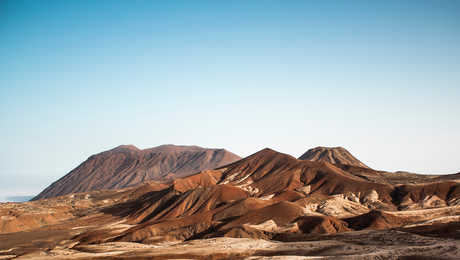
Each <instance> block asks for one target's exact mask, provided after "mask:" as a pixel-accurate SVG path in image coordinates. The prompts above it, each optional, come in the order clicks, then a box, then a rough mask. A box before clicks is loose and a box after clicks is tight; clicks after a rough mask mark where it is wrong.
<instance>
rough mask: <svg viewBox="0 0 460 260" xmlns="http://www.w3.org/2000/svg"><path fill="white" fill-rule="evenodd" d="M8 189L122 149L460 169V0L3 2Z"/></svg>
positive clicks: (0, 164) (4, 186) (3, 178)
mask: <svg viewBox="0 0 460 260" xmlns="http://www.w3.org/2000/svg"><path fill="white" fill-rule="evenodd" d="M0 98H1V99H0V101H1V102H0V120H1V121H0V135H1V137H2V138H1V140H2V141H1V144H2V149H1V150H0V190H2V191H3V192H4V193H14V195H21V194H27V193H36V192H38V191H40V190H41V189H43V188H44V187H45V186H47V185H48V184H50V183H51V182H52V181H54V180H56V179H58V178H59V177H61V176H63V175H64V174H66V173H67V172H69V171H70V170H71V169H73V168H75V167H76V166H77V165H78V164H79V163H81V162H82V161H84V160H85V159H86V158H87V157H88V156H90V155H91V154H94V153H98V152H101V151H103V150H107V149H111V148H113V147H115V146H117V145H119V144H134V145H136V146H138V147H140V148H147V147H152V146H157V145H160V144H165V143H174V144H194V145H200V146H205V147H222V148H226V149H228V150H230V151H232V152H235V153H237V154H239V155H241V156H246V155H249V154H251V153H253V152H256V151H258V150H259V149H262V148H264V147H271V148H273V149H276V150H278V151H281V152H285V153H289V154H292V155H294V156H296V157H298V156H299V155H300V154H302V153H303V152H304V151H305V150H307V149H309V148H311V147H314V146H319V145H322V146H343V147H345V148H347V149H349V150H350V151H351V152H352V153H353V154H355V155H356V156H357V157H358V158H359V159H361V160H362V161H363V162H365V163H367V164H368V165H369V166H371V167H373V168H376V169H382V170H391V171H396V170H407V171H414V172H422V173H454V172H458V171H460V159H459V152H458V148H459V147H460V2H459V1H442V0H440V1H20V0H13V1H8V0H7V1H5V0H3V1H0Z"/></svg>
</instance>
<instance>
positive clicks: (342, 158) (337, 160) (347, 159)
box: [299, 146, 369, 168]
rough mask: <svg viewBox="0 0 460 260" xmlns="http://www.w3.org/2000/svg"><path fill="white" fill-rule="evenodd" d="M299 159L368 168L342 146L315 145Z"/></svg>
mask: <svg viewBox="0 0 460 260" xmlns="http://www.w3.org/2000/svg"><path fill="white" fill-rule="evenodd" d="M299 160H308V161H319V162H329V163H333V164H344V165H351V166H358V167H362V168H369V167H368V166H367V165H365V164H364V163H362V162H361V161H359V160H358V159H356V158H355V157H354V156H353V155H352V154H351V153H350V152H349V151H347V149H345V148H343V147H322V146H320V147H316V148H313V149H310V150H308V151H306V152H305V153H304V154H303V155H302V156H300V157H299Z"/></svg>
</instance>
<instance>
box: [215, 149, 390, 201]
mask: <svg viewBox="0 0 460 260" xmlns="http://www.w3.org/2000/svg"><path fill="white" fill-rule="evenodd" d="M218 170H221V171H223V173H222V178H221V180H220V181H219V182H218V183H219V184H226V183H229V184H232V185H235V186H237V187H241V188H242V189H244V190H247V191H248V192H250V193H251V194H252V195H253V196H257V197H261V196H277V195H280V194H282V193H283V192H286V191H297V192H299V194H301V193H303V194H308V195H312V194H325V195H334V194H342V193H346V192H351V193H354V194H355V195H356V196H358V198H360V199H364V196H365V195H366V193H367V191H370V190H375V191H377V193H378V194H379V199H380V200H381V201H383V202H386V203H389V202H391V201H392V198H391V196H390V194H391V192H392V190H393V188H392V187H391V185H388V184H383V183H375V182H370V181H367V180H366V179H363V178H360V177H358V176H355V175H353V174H350V173H349V172H346V171H344V170H342V169H340V168H339V167H336V166H335V165H332V164H330V163H327V162H314V161H305V160H297V159H295V158H294V157H292V156H290V155H287V154H283V153H279V152H276V151H274V150H271V149H268V148H266V149H263V150H261V151H259V152H257V153H255V154H253V155H250V156H248V157H246V158H244V159H242V160H240V161H237V162H235V163H232V164H230V165H227V166H225V167H223V168H220V169H218Z"/></svg>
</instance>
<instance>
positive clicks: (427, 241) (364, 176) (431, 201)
mask: <svg viewBox="0 0 460 260" xmlns="http://www.w3.org/2000/svg"><path fill="white" fill-rule="evenodd" d="M153 150H154V151H155V152H153ZM190 150H192V151H194V152H196V150H200V151H203V150H204V151H205V152H204V153H205V154H207V151H208V149H203V148H198V147H175V146H161V147H156V148H152V149H146V150H139V149H137V148H135V147H133V146H121V147H118V148H116V149H113V150H110V151H107V152H104V153H101V154H98V155H94V156H92V157H90V158H89V159H88V161H91V163H89V162H85V163H87V164H88V167H89V168H91V167H92V168H94V169H99V168H100V169H105V170H107V171H109V170H110V171H109V172H117V173H121V174H124V173H130V171H134V170H133V169H143V168H142V167H147V166H149V167H150V166H151V165H150V164H148V163H147V162H151V160H153V159H152V158H156V156H159V155H158V154H160V155H162V156H163V157H167V156H165V154H171V153H172V154H175V156H174V158H176V157H178V158H188V157H186V156H185V155H183V153H184V152H188V153H189V152H190ZM176 153H177V154H182V156H179V155H177V154H176ZM188 153H186V154H188ZM211 154H212V153H211ZM141 155H142V156H141ZM190 156H191V155H190ZM210 156H211V155H210ZM119 157H120V158H119ZM198 157H199V156H196V157H193V158H198ZM211 157H212V156H211ZM97 158H98V159H97ZM127 158H128V159H129V160H128V159H127ZM130 158H138V159H136V160H138V161H136V162H135V163H132V162H131V159H130ZM139 158H146V159H139ZM167 158H169V157H167ZM92 160H95V161H94V162H93V161H92ZM155 160H160V159H155ZM176 160H179V159H176ZM107 161H108V162H107ZM118 161H121V162H122V163H118V164H115V162H118ZM167 161H168V160H166V159H165V160H164V161H161V160H160V163H165V162H167ZM186 161H187V160H186ZM189 161H191V162H193V161H194V160H189ZM334 162H335V163H334V164H333V163H331V162H328V161H321V160H319V161H310V160H300V159H296V158H294V157H292V156H290V155H288V154H284V153H280V152H277V151H274V150H272V149H269V148H265V149H263V150H261V151H258V152H256V153H254V154H252V155H250V156H248V157H245V158H243V159H240V160H237V161H235V162H232V163H229V164H225V165H223V166H220V167H213V169H209V170H203V171H199V172H196V173H195V174H183V175H182V174H180V175H181V176H183V177H177V176H179V174H176V173H177V172H179V171H175V172H174V171H169V172H172V173H170V174H168V173H165V174H163V175H160V176H161V177H162V178H171V181H168V182H161V183H160V182H154V181H149V182H147V183H145V184H143V185H138V186H134V187H128V188H124V189H121V190H120V189H117V190H108V189H104V190H97V191H91V192H82V193H77V194H68V195H65V196H59V197H54V198H49V199H43V200H38V201H32V202H26V203H4V204H1V203H0V216H2V218H1V219H0V233H3V234H1V235H0V258H1V256H4V255H7V256H11V255H21V256H23V255H26V256H27V257H28V258H29V259H48V258H50V257H51V259H53V258H54V257H55V258H54V259H60V258H68V256H69V255H73V256H74V257H75V258H77V257H80V258H81V257H83V258H85V259H100V258H101V257H104V258H107V259H125V258H136V259H137V258H142V259H144V258H145V259H151V258H155V259H156V258H158V259H171V258H176V259H178V258H194V259H195V258H196V259H205V258H206V255H210V254H212V255H213V258H215V259H236V258H238V259H239V258H244V257H250V256H255V257H261V256H278V255H284V256H286V255H289V256H291V255H300V256H311V255H315V256H318V255H324V256H342V255H346V256H347V257H348V256H350V257H351V258H353V259H355V258H356V259H361V258H362V257H361V256H363V255H365V257H367V256H368V253H369V252H372V253H373V254H375V252H377V255H378V257H377V258H385V259H387V258H388V259H393V258H395V257H396V256H397V258H398V259H399V256H404V257H402V258H401V259H433V257H435V256H437V255H445V254H450V256H452V257H451V258H446V259H459V257H460V244H459V243H458V239H460V229H459V227H460V176H459V175H458V174H452V175H449V176H443V178H439V176H430V175H421V174H418V175H416V176H414V175H413V174H397V173H388V172H384V171H377V170H373V169H369V168H364V167H361V166H351V165H346V164H342V163H340V162H337V161H334ZM85 163H83V164H85ZM106 163H110V164H109V165H111V164H114V165H112V166H110V167H113V168H114V169H115V170H112V168H110V167H108V166H107V167H106V168H104V167H103V166H104V165H105V164H106ZM151 163H153V162H151ZM83 164H82V165H83ZM146 165H147V166H146ZM141 166H142V167H141ZM79 167H81V166H79ZM98 167H99V168H98ZM136 167H137V168H136ZM187 167H190V165H188V166H183V167H182V168H181V169H186V168H187ZM170 168H172V167H171V166H170ZM77 169H78V168H77ZM83 169H84V168H83ZM117 169H121V170H118V171H117ZM127 169H128V170H127ZM187 169H188V168H187ZM74 171H76V170H74ZM99 171H101V170H94V172H91V171H90V172H89V174H91V173H94V174H97V173H98V172H99ZM82 172H83V171H82ZM141 172H142V171H141ZM175 174H176V175H175ZM132 175H134V176H136V174H135V173H133V174H132ZM132 175H131V176H132ZM111 176H112V175H111ZM77 177H79V176H77ZM102 177H104V178H105V177H106V176H102ZM116 177H117V176H116V175H115V176H112V179H110V178H108V179H104V180H105V181H107V182H108V181H111V180H116V179H117V178H116ZM176 177H177V178H176ZM68 178H70V177H68ZM122 180H123V179H122ZM83 181H85V180H84V179H83ZM64 184H65V183H64ZM20 231H27V232H20ZM222 239H224V240H222ZM225 239H227V240H225ZM167 241H171V242H173V243H165V242H167ZM184 241H185V242H184ZM216 241H226V244H225V245H226V247H221V248H224V249H216V248H215V247H216ZM274 241H276V242H274ZM126 242H136V243H126ZM255 242H257V243H258V245H259V246H260V245H263V244H267V245H269V246H267V249H268V250H265V251H264V250H262V251H260V250H255V249H254V248H256V247H253V244H251V243H255ZM285 242H295V243H285ZM236 243H240V244H239V245H238V247H236V246H235V245H236ZM241 243H243V244H241ZM244 243H249V244H246V245H247V246H244ZM199 245H202V246H203V247H202V248H198V249H197V247H198V246H199ZM344 245H346V246H344ZM176 246H177V247H176ZM152 249H153V250H152ZM194 249H196V250H194ZM434 249H436V250H438V251H436V252H433V250H434ZM50 250H51V251H50ZM337 250H338V251H337ZM2 252H3V253H2ZM47 252H48V253H47ZM223 252H225V253H223ZM230 252H233V253H230ZM395 252H396V253H395ZM2 254H3V255H2ZM392 254H393V255H392ZM41 256H43V257H41ZM64 256H65V257H64ZM406 256H407V258H405V257H406ZM423 256H426V257H425V258H424V257H423ZM40 257H41V258H40ZM59 257H60V258H59ZM377 258H376V259H377ZM69 259H70V258H69ZM72 259H73V258H72ZM366 259H367V258H366ZM372 259H374V258H372Z"/></svg>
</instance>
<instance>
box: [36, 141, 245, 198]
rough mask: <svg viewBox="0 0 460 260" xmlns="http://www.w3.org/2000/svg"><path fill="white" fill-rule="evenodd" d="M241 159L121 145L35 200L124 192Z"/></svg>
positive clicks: (186, 148)
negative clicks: (96, 192)
mask: <svg viewBox="0 0 460 260" xmlns="http://www.w3.org/2000/svg"><path fill="white" fill-rule="evenodd" d="M239 159H240V157H239V156H237V155H235V154H233V153H231V152H229V151H226V150H224V149H207V148H201V147H198V146H175V145H162V146H158V147H154V148H150V149H145V150H140V149H138V148H137V147H135V146H132V145H121V146H118V147H116V148H114V149H112V150H109V151H105V152H102V153H99V154H96V155H92V156H91V157H89V158H88V159H87V160H86V161H84V162H83V163H82V164H80V165H79V166H78V167H77V168H75V169H74V170H72V171H71V172H70V173H68V174H67V175H65V176H64V177H62V178H61V179H59V180H58V181H56V182H54V183H53V184H51V185H50V186H49V187H47V188H46V189H45V190H44V191H42V192H41V193H40V194H39V195H38V196H36V197H35V198H34V199H33V200H38V199H44V198H50V197H56V196H61V195H65V194H69V193H76V192H87V191H93V190H106V189H120V188H124V187H130V186H136V185H139V184H141V183H144V182H146V181H152V180H153V181H170V180H173V179H175V178H180V177H185V176H188V175H191V174H194V173H197V172H200V171H203V170H207V169H214V168H216V167H219V166H222V165H226V164H229V163H232V162H234V161H237V160H239Z"/></svg>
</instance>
